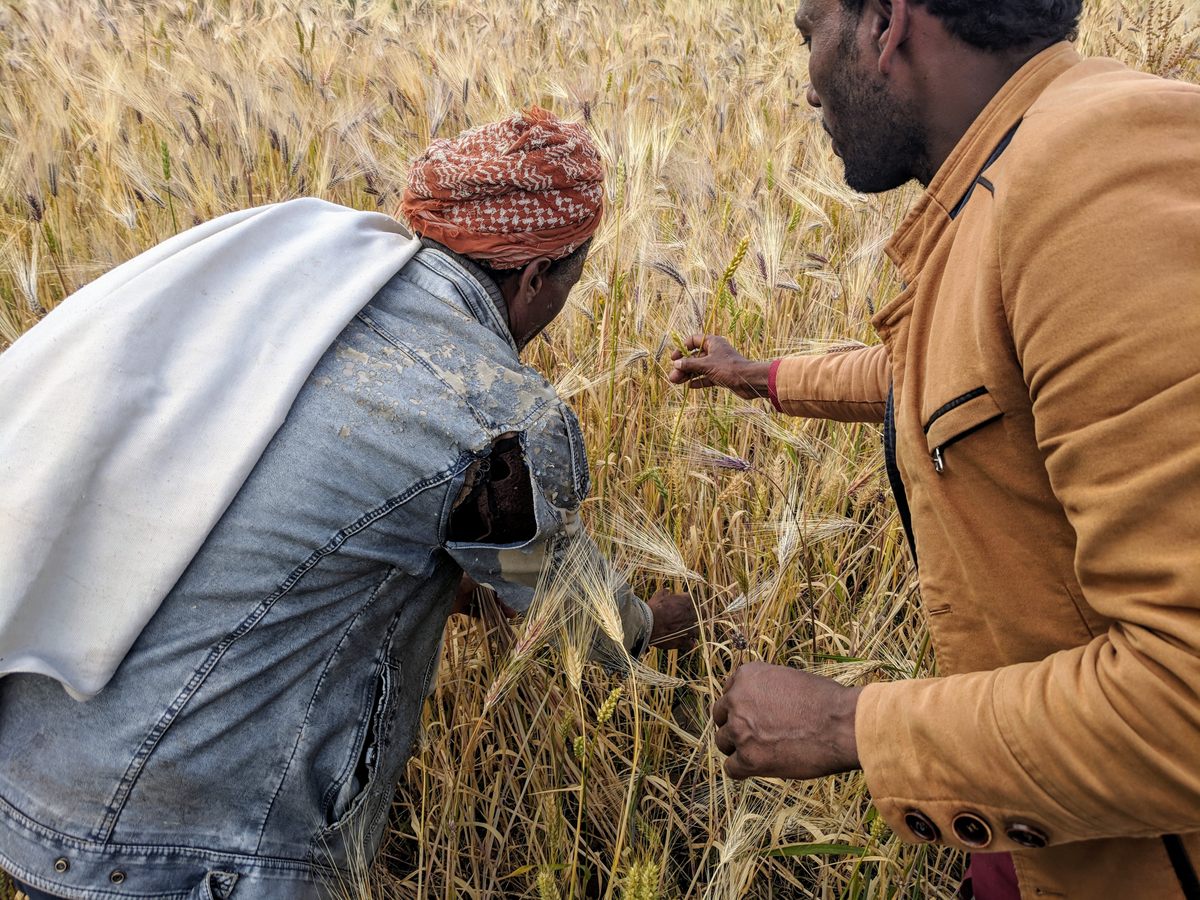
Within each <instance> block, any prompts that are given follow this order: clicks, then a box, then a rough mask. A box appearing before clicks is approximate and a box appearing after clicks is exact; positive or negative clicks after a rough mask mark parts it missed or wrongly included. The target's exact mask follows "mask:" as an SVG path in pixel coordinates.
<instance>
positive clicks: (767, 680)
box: [713, 662, 862, 779]
mask: <svg viewBox="0 0 1200 900" xmlns="http://www.w3.org/2000/svg"><path fill="white" fill-rule="evenodd" d="M860 693H862V688H854V687H844V686H842V685H840V684H838V683H837V682H836V681H833V680H831V679H829V678H822V677H821V676H819V675H812V674H810V673H808V672H804V671H801V670H800V669H792V668H788V667H787V666H770V665H767V664H766V663H760V662H753V663H747V664H746V665H744V666H742V667H741V668H739V669H738V670H737V671H735V672H734V673H733V674H732V675H730V676H729V680H728V681H726V682H725V693H724V695H723V696H722V697H721V699H720V700H718V701H717V703H716V705H715V706H714V707H713V722H714V723H715V724H716V725H717V728H718V730H717V749H719V750H720V751H721V752H722V753H724V754H725V755H726V756H728V757H729V758H728V759H727V760H725V772H726V774H728V775H729V776H730V777H731V778H752V777H754V776H761V777H766V778H800V779H803V778H820V777H821V776H823V775H834V774H837V773H838V772H848V771H850V770H851V769H857V768H859V761H858V747H857V744H856V742H855V739H854V712H855V709H856V707H857V705H858V695H859V694H860Z"/></svg>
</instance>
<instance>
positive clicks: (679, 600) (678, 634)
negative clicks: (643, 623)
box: [646, 588, 700, 650]
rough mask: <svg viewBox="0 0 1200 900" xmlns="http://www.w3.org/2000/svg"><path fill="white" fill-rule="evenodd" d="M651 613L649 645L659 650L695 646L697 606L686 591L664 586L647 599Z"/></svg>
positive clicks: (697, 632)
mask: <svg viewBox="0 0 1200 900" xmlns="http://www.w3.org/2000/svg"><path fill="white" fill-rule="evenodd" d="M646 605H647V606H649V607H650V611H651V612H652V613H654V630H653V631H652V632H651V633H650V646H651V647H658V648H659V649H660V650H691V649H692V647H694V646H696V635H697V634H699V632H700V628H699V626H698V625H697V624H696V605H695V604H694V603H693V602H692V598H691V597H689V596H688V595H687V594H676V593H674V592H672V591H669V590H666V589H665V588H664V589H663V590H661V591H658V592H657V593H656V594H655V595H654V596H653V597H651V598H650V599H649V600H647V601H646Z"/></svg>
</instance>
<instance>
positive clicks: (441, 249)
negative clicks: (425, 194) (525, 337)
mask: <svg viewBox="0 0 1200 900" xmlns="http://www.w3.org/2000/svg"><path fill="white" fill-rule="evenodd" d="M421 248H422V249H423V250H426V251H432V252H433V253H436V254H438V255H439V256H441V257H442V258H444V259H445V260H447V261H448V262H450V263H451V264H453V265H455V266H457V267H458V268H459V269H461V270H462V271H463V272H464V273H465V274H466V275H468V276H469V277H470V278H471V279H472V281H473V284H472V285H471V286H472V287H475V288H477V290H474V291H473V293H474V294H476V295H477V298H478V299H482V298H485V297H486V301H485V302H484V303H468V304H467V305H468V307H470V309H471V312H472V313H474V315H475V318H477V319H478V320H479V321H480V323H482V324H483V325H486V326H487V327H488V328H490V329H491V330H492V331H494V332H496V334H498V335H499V336H500V337H502V338H504V339H505V340H506V341H508V343H509V344H510V345H511V346H512V348H513V351H514V352H516V353H517V354H518V355H519V354H520V348H519V347H518V346H517V343H516V341H515V340H514V339H513V336H512V329H511V328H510V326H509V324H508V304H507V303H505V302H504V295H503V294H501V293H500V286H499V285H498V284H496V280H495V279H494V278H492V276H491V275H489V274H488V273H487V272H486V271H485V270H484V269H483V267H482V266H480V265H479V264H478V263H476V262H475V261H474V260H473V259H471V258H470V257H469V256H463V255H462V254H461V253H458V252H456V251H454V250H451V249H450V248H449V247H447V246H446V245H445V244H441V243H439V242H437V241H435V240H433V239H432V238H427V237H421ZM489 301H490V302H489Z"/></svg>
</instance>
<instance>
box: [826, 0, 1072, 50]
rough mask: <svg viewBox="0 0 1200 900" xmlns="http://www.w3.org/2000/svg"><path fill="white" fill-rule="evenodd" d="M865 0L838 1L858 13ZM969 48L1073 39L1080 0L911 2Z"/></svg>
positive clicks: (920, 0) (936, 0)
mask: <svg viewBox="0 0 1200 900" xmlns="http://www.w3.org/2000/svg"><path fill="white" fill-rule="evenodd" d="M864 2H865V0H842V5H843V6H845V7H846V8H847V9H849V10H850V11H851V12H853V13H861V12H862V8H863V3H864ZM912 2H913V3H916V4H919V5H920V6H924V7H926V8H928V10H929V11H930V12H931V13H932V14H933V15H935V16H937V17H938V18H939V19H941V20H942V21H943V22H944V23H945V25H946V28H947V29H948V30H949V32H950V33H951V34H953V35H954V36H955V37H957V38H958V39H959V40H962V41H966V42H967V43H968V44H970V45H971V46H973V47H979V48H981V49H983V50H991V51H999V50H1012V49H1015V48H1018V47H1026V46H1029V45H1030V44H1043V45H1045V46H1049V45H1050V44H1053V43H1056V42H1058V41H1063V40H1067V41H1069V40H1074V38H1075V31H1076V27H1077V26H1078V24H1079V16H1080V13H1081V12H1082V11H1083V0H912Z"/></svg>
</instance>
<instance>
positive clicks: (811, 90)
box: [804, 84, 821, 109]
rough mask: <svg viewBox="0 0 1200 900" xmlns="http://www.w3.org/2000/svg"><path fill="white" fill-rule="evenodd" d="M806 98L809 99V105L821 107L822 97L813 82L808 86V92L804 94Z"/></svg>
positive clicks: (816, 107)
mask: <svg viewBox="0 0 1200 900" xmlns="http://www.w3.org/2000/svg"><path fill="white" fill-rule="evenodd" d="M804 99H806V100H807V101H808V105H809V106H811V107H812V108H813V109H820V108H821V98H820V97H818V96H817V89H816V88H815V87H813V86H812V85H811V84H810V85H809V86H808V92H807V93H806V94H805V95H804Z"/></svg>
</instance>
